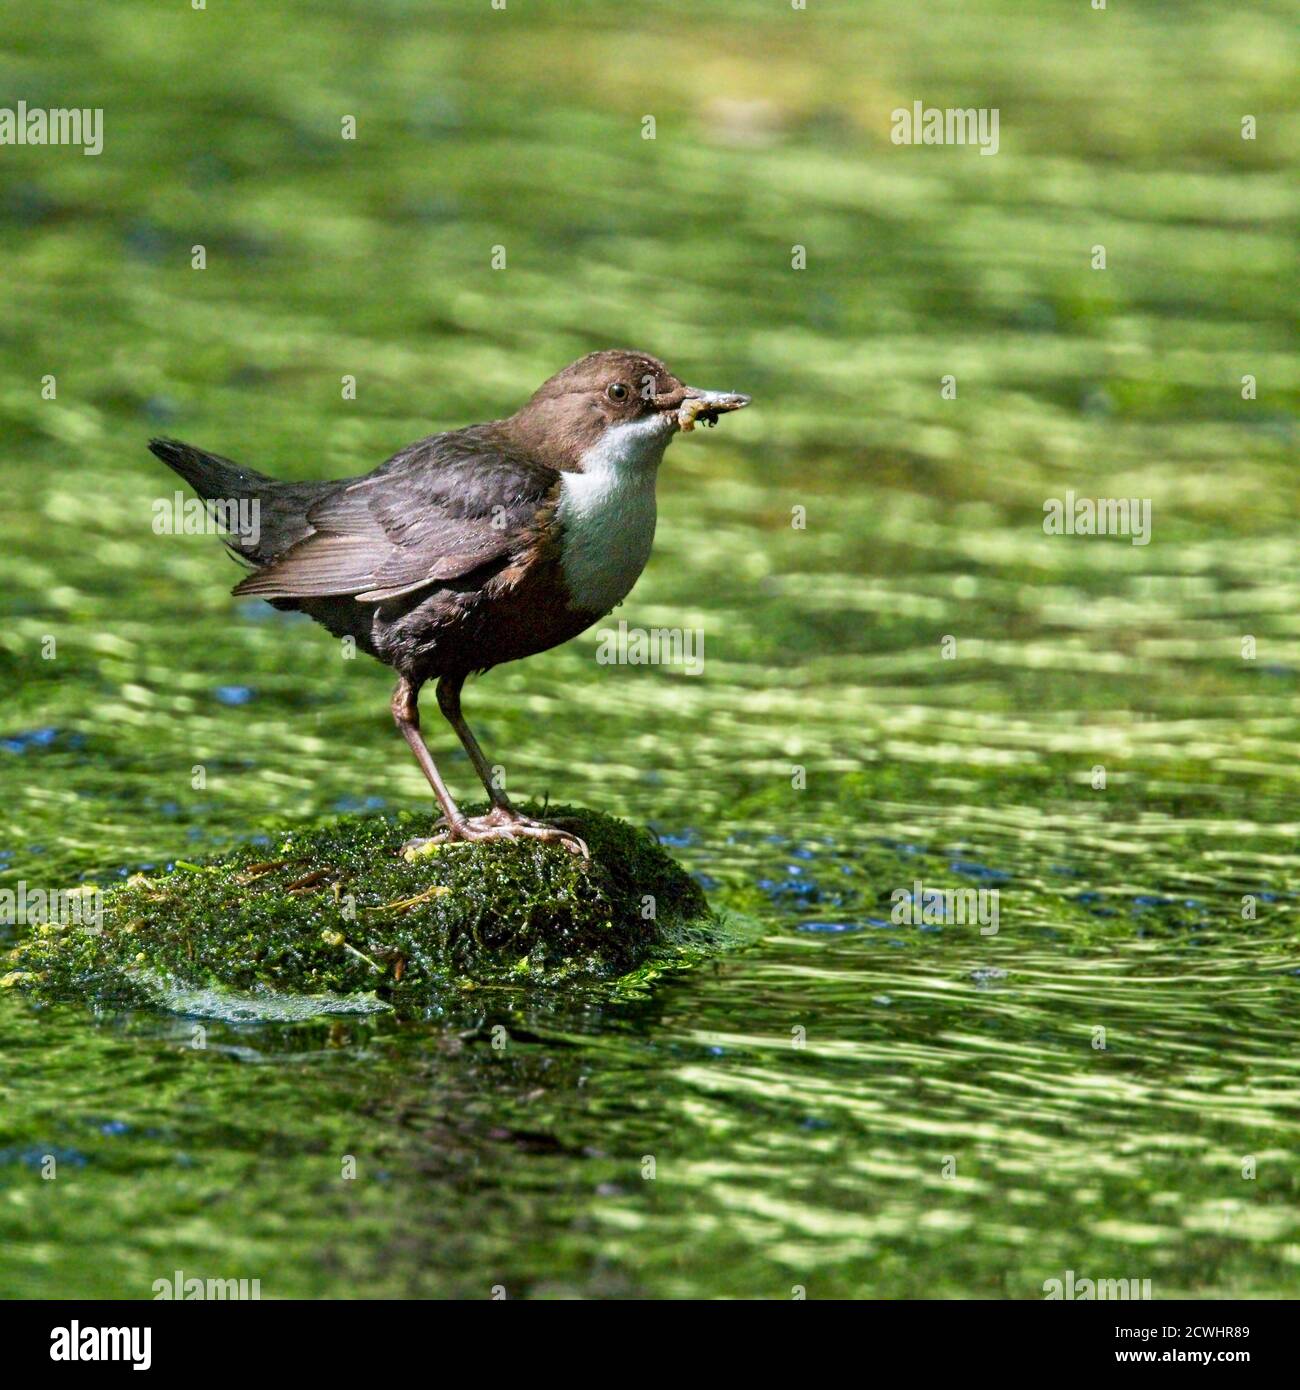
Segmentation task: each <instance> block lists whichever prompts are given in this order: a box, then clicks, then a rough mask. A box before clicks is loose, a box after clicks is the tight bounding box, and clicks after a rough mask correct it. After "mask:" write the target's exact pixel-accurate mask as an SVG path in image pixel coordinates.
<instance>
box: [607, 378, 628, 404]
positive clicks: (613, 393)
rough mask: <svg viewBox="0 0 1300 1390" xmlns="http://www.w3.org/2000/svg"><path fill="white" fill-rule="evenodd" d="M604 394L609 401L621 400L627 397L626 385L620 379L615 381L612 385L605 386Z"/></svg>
mask: <svg viewBox="0 0 1300 1390" xmlns="http://www.w3.org/2000/svg"><path fill="white" fill-rule="evenodd" d="M605 394H606V395H607V396H608V397H609V398H610V400H611V401H622V400H626V399H627V387H626V386H624V385H623V383H622V382H621V381H616V382H614V383H613V384H612V385H610V386H607V387H605Z"/></svg>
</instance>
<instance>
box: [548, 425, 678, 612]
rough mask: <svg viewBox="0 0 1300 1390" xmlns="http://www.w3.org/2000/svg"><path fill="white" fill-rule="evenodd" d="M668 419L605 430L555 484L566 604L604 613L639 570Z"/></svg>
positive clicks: (650, 533) (650, 538)
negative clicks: (578, 463)
mask: <svg viewBox="0 0 1300 1390" xmlns="http://www.w3.org/2000/svg"><path fill="white" fill-rule="evenodd" d="M672 437H673V429H672V417H671V416H668V417H664V416H661V415H650V416H647V417H646V418H645V419H642V420H633V421H630V422H628V423H627V424H623V425H612V426H611V427H610V428H609V429H607V430H606V431H605V433H604V435H603V436H602V437H601V441H600V443H599V444H597V445H595V446H594V447H592V448H590V449H588V450H587V452H586V453H585V454H584V455H583V456H582V469H583V471H582V472H581V473H566V474H565V475H564V478H563V481H562V483H561V485H560V505H559V510H558V512H557V517H556V519H557V520H558V522H559V523H560V527H561V535H560V546H561V549H560V563H561V566H562V567H563V570H564V581H565V583H566V584H567V585H568V589H569V606H570V607H571V608H581V609H588V610H590V611H592V612H595V613H601V614H604V613H608V612H609V610H610V609H611V608H613V607H614V605H615V604H616V603H619V602H621V601H622V600H623V599H624V598H625V597H626V596H627V594H628V592H629V591H630V590H631V588H632V585H633V584H635V583H636V581H637V579H638V578H639V577H640V574H641V571H642V570H643V569H645V565H646V561H647V560H648V559H649V558H650V547H651V546H652V545H653V544H654V538H655V478H656V476H657V474H658V472H659V463H660V460H662V458H663V456H664V450H665V449H666V448H667V447H668V441H669V440H670V439H672Z"/></svg>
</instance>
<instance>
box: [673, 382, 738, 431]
mask: <svg viewBox="0 0 1300 1390" xmlns="http://www.w3.org/2000/svg"><path fill="white" fill-rule="evenodd" d="M749 401H750V398H749V397H748V396H742V395H741V394H740V392H739V391H701V390H699V389H698V388H697V387H694V386H688V387H687V388H686V391H685V394H684V395H683V397H682V403H681V404H680V405H679V406H678V407H677V425H678V428H679V429H682V430H693V429H694V428H695V422H696V420H703V421H704V423H705V424H706V425H716V424H717V423H718V416H719V415H725V414H726V413H727V411H729V410H744V408H745V407H746V406H747V405H748V404H749Z"/></svg>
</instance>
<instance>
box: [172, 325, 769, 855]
mask: <svg viewBox="0 0 1300 1390" xmlns="http://www.w3.org/2000/svg"><path fill="white" fill-rule="evenodd" d="M750 401H751V398H750V397H749V396H747V395H743V394H741V393H739V392H733V391H706V390H700V389H698V388H696V387H693V386H687V385H685V384H684V383H683V382H682V381H680V380H679V379H678V378H677V377H676V376H674V375H673V373H672V372H670V371H669V370H668V368H667V367H666V366H665V365H664V363H663V362H662V361H660V359H659V358H657V357H654V356H652V355H651V354H649V353H646V352H637V351H631V350H627V349H606V350H602V351H599V352H592V353H588V354H587V355H586V356H585V357H582V358H579V360H578V361H576V362H573V363H571V364H570V365H569V366H567V367H565V368H564V369H563V370H562V371H559V372H557V373H556V374H555V375H554V376H552V377H551V378H550V379H549V380H548V381H546V382H544V383H543V384H542V385H541V386H540V387H539V388H538V389H537V390H536V391H535V392H533V394H532V396H531V397H530V398H529V399H528V400H527V401H526V402H525V403H524V405H523V406H521V407H520V408H519V409H518V410H516V411H515V413H514V414H513V415H509V416H506V417H505V418H503V419H499V420H492V421H488V422H487V423H485V424H478V425H469V426H467V427H465V428H462V429H453V430H448V431H446V432H444V433H441V434H434V435H430V436H428V437H427V438H425V439H420V440H417V441H416V442H415V443H413V444H408V445H407V446H406V447H405V448H403V449H400V450H399V451H398V452H397V453H395V454H394V455H393V456H392V457H391V458H389V459H388V460H387V461H386V462H384V463H381V464H380V465H379V466H378V467H377V468H375V469H374V470H373V471H372V472H370V473H367V474H365V475H363V476H360V477H355V478H343V479H338V480H335V481H331V482H280V481H277V480H275V479H273V478H270V477H267V476H265V475H264V474H262V473H258V472H255V471H254V470H253V469H251V468H247V467H244V466H243V465H241V464H238V463H235V462H233V461H231V460H230V459H227V458H222V457H221V456H220V455H218V454H212V453H208V452H207V451H205V450H203V449H198V448H195V447H194V446H192V445H189V444H184V443H182V442H180V441H179V440H175V439H153V440H151V441H150V443H149V448H150V450H151V451H152V452H153V453H154V455H156V457H158V458H159V459H161V460H162V462H163V463H165V464H166V465H167V466H168V467H169V468H171V469H173V470H174V471H175V472H176V473H178V474H179V475H180V476H181V478H183V479H184V480H185V482H187V483H188V484H189V485H190V486H191V487H192V488H193V489H194V490H195V492H197V493H198V494H199V496H200V497H202V498H203V499H204V504H205V506H206V507H208V509H209V511H210V513H211V514H212V515H214V516H215V517H216V518H217V520H218V523H219V527H220V528H221V529H224V530H225V532H226V534H225V535H224V536H223V539H224V541H225V544H226V546H227V547H228V549H229V551H230V552H231V553H232V554H233V555H234V556H235V558H236V559H238V560H240V561H241V562H242V563H243V564H244V565H246V566H247V567H248V568H249V570H250V573H248V574H247V575H246V576H245V577H244V578H243V579H242V580H241V581H240V582H239V583H238V584H237V585H236V586H235V588H234V591H233V592H234V593H235V594H236V595H239V596H242V597H256V598H260V599H265V600H267V601H268V602H269V603H271V604H272V605H273V606H274V607H276V608H280V609H289V610H297V611H300V612H303V613H306V614H308V615H309V616H310V617H312V618H314V619H315V620H316V621H317V622H318V623H320V624H322V625H323V626H324V627H325V628H327V629H328V630H329V631H330V632H331V633H333V634H334V635H335V636H336V637H351V638H352V639H354V641H355V643H356V645H357V647H358V648H359V649H360V650H362V651H365V652H367V653H368V654H369V655H370V656H372V657H375V658H376V659H377V660H378V661H380V662H382V663H383V664H384V665H386V666H388V667H390V668H391V669H392V670H393V671H394V672H395V673H396V675H397V685H396V688H395V689H394V691H393V695H392V699H391V702H390V709H391V711H392V716H393V719H394V721H395V723H396V725H397V728H398V730H399V731H400V732H401V734H402V736H403V738H404V739H405V740H406V742H407V744H409V746H410V748H411V751H412V753H413V754H414V755H415V758H416V761H417V762H418V764H419V766H420V768H421V770H422V772H423V773H424V775H425V777H426V778H427V779H428V782H429V785H430V787H431V788H432V789H433V795H434V798H435V799H436V801H437V804H438V808H439V810H440V812H441V818H440V820H439V821H438V822H437V824H436V826H435V833H434V834H433V835H431V836H429V837H427V838H426V839H425V840H420V841H414V842H412V843H411V845H409V846H406V847H404V848H407V849H410V848H418V847H420V846H422V845H424V844H426V843H429V842H430V841H433V842H437V843H448V842H457V841H462V842H463V841H469V842H476V843H481V842H489V841H497V840H507V841H519V840H530V839H531V840H537V841H542V842H553V843H559V844H561V845H563V846H564V847H565V848H566V849H569V850H571V851H572V852H574V853H575V854H579V855H581V856H583V857H584V858H589V857H590V854H589V851H588V848H587V845H586V844H585V843H584V842H583V840H582V839H581V838H580V837H578V836H577V835H575V834H573V833H571V832H570V831H567V830H564V829H563V828H561V827H560V826H557V825H553V824H549V823H547V822H545V821H541V820H537V819H535V818H533V817H531V816H528V815H525V814H524V813H523V812H521V811H520V810H518V809H517V808H516V807H515V806H514V804H513V803H512V802H511V801H510V799H509V797H508V796H507V795H506V793H505V789H504V788H503V787H500V786H498V785H496V782H497V780H498V779H496V778H494V777H493V775H492V766H491V764H490V763H489V762H488V759H487V757H486V756H485V755H484V753H483V750H482V748H481V747H480V745H479V743H478V740H477V739H476V738H475V737H474V734H473V733H472V732H471V730H470V727H469V725H468V724H467V723H466V721H465V716H464V713H463V711H462V708H461V693H462V690H463V688H464V685H465V682H466V680H467V679H468V678H469V677H470V676H471V675H480V674H482V673H483V672H486V671H488V670H491V669H492V668H493V667H495V666H499V665H501V664H503V663H504V662H508V661H518V660H520V659H522V658H524V657H528V656H533V655H535V654H536V653H538V652H543V651H547V650H549V649H550V648H552V647H556V646H559V645H560V644H561V643H563V642H567V641H569V640H570V639H571V638H573V637H576V636H577V635H578V634H579V633H581V632H583V631H585V630H586V629H587V628H589V627H590V626H591V625H592V624H593V623H595V622H598V621H599V620H600V619H601V618H602V617H604V616H605V615H606V614H608V613H609V612H610V610H611V609H613V608H614V607H615V606H616V605H617V604H619V603H621V602H622V600H623V599H624V598H625V597H626V596H627V594H628V593H629V592H630V591H631V589H632V586H633V585H634V584H635V583H636V581H637V579H638V578H639V577H640V575H641V572H642V570H643V569H644V568H645V565H646V562H647V561H648V560H649V558H650V550H651V545H652V543H653V541H654V534H655V522H656V501H655V484H656V480H657V475H658V471H659V465H660V462H661V461H662V459H663V456H664V451H665V449H666V448H667V447H668V445H669V444H670V443H671V441H672V440H673V438H674V437H675V436H676V435H677V434H678V433H682V432H688V431H690V430H692V429H693V428H694V427H695V425H696V423H697V422H698V421H703V423H705V424H706V425H710V426H711V425H715V424H717V422H718V417H719V416H720V415H722V414H724V413H726V412H729V411H735V410H740V409H743V408H744V407H745V406H747V405H749V404H750ZM236 516H239V517H245V518H247V517H250V516H251V517H253V518H255V522H256V524H254V525H251V526H248V525H244V526H239V525H236V524H233V523H232V521H231V519H232V518H233V517H236ZM430 681H434V682H436V685H435V689H436V694H437V702H438V708H439V710H440V711H441V712H442V714H443V716H444V717H445V719H446V720H447V722H448V723H449V724H450V725H451V728H452V729H453V730H454V731H455V733H456V736H457V738H458V739H459V740H460V743H461V745H462V746H463V747H464V750H465V752H466V754H467V755H468V757H469V760H470V763H471V764H472V766H473V768H474V771H475V773H476V774H477V775H478V778H479V780H480V781H481V782H482V783H483V787H484V790H485V791H486V792H487V795H488V801H489V810H488V811H487V812H486V813H485V814H484V815H482V816H468V815H466V814H465V813H464V812H463V811H462V810H461V809H460V807H459V806H458V805H457V803H456V801H455V800H454V799H453V798H452V795H451V792H450V791H449V789H448V787H447V784H446V782H445V781H444V779H443V777H442V774H441V773H440V771H439V770H438V767H437V764H436V763H435V761H434V758H433V755H432V753H431V752H430V751H429V747H428V745H427V744H426V742H425V740H424V737H423V734H422V731H421V725H420V707H419V696H420V691H421V689H422V688H423V687H424V686H425V685H426V684H427V683H429V682H430Z"/></svg>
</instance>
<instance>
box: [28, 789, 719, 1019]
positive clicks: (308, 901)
mask: <svg viewBox="0 0 1300 1390" xmlns="http://www.w3.org/2000/svg"><path fill="white" fill-rule="evenodd" d="M550 818H551V819H553V820H557V821H559V822H561V823H562V824H563V825H564V826H565V828H566V829H573V830H575V831H576V833H578V834H579V835H581V836H582V838H583V839H585V840H586V842H587V844H588V846H589V847H590V850H591V859H590V861H587V860H583V859H582V858H580V857H579V856H577V855H575V854H573V853H571V852H570V851H569V850H567V849H565V848H564V847H562V846H560V845H556V844H543V843H540V842H538V841H536V840H520V841H512V842H509V843H502V842H496V843H487V844H466V843H454V844H438V845H429V846H427V847H425V848H424V849H421V850H419V851H416V852H413V853H408V854H407V855H403V854H402V853H401V850H402V846H403V845H404V844H405V843H406V842H407V841H409V840H411V839H412V838H415V837H418V836H420V835H428V834H431V833H432V829H433V827H432V817H431V816H429V817H414V816H407V815H404V816H402V817H399V818H398V819H397V820H389V819H381V818H368V819H366V818H358V817H348V818H344V819H341V820H338V821H336V822H334V823H332V824H329V825H326V826H322V827H318V828H312V829H306V830H291V831H286V832H283V833H282V834H280V835H279V836H277V837H276V838H275V840H274V842H273V846H272V847H271V848H268V847H267V846H266V845H265V844H263V845H260V846H251V845H245V846H242V847H240V848H238V849H236V850H235V851H234V852H232V853H231V854H229V855H227V856H224V857H222V858H220V859H218V860H214V861H212V862H210V863H207V864H203V865H194V864H178V865H177V866H176V867H175V868H174V869H173V870H172V871H171V872H169V873H165V874H159V875H153V876H149V877H145V876H144V875H136V876H135V877H133V878H131V879H129V880H128V881H127V882H126V883H124V884H122V885H120V886H117V887H114V888H111V889H109V890H108V891H107V892H106V893H105V895H104V900H103V925H102V927H100V928H97V929H86V928H82V927H66V928H58V927H44V928H41V929H40V930H39V931H37V932H36V933H34V934H33V935H32V936H31V937H30V938H29V939H28V940H26V941H25V942H23V943H21V944H20V945H19V946H18V947H16V948H15V950H14V951H13V952H12V953H11V964H10V968H9V973H8V974H7V975H5V977H4V982H5V983H6V984H9V985H11V986H16V987H19V988H24V989H28V990H31V991H33V992H35V993H37V994H39V995H41V996H42V997H45V998H52V999H53V998H81V999H87V998H89V999H93V1000H96V1001H101V1002H118V1003H123V1004H132V1003H146V1002H153V1001H154V1000H155V999H156V997H157V994H158V990H157V983H158V982H159V981H163V982H165V983H166V985H167V986H168V987H169V988H171V989H182V990H183V989H189V990H193V989H204V988H208V987H213V986H216V987H223V988H226V989H231V990H245V991H247V990H257V991H267V990H271V991H276V992H285V993H294V994H300V995H301V994H306V995H315V996H326V997H330V998H337V997H338V996H347V995H370V996H375V997H377V998H379V999H381V1000H384V1001H386V1002H389V1003H391V1004H393V1005H394V1006H395V1007H402V1006H404V1005H410V1006H414V1007H419V1006H420V1005H421V1004H422V1003H425V1002H428V1001H429V1000H430V999H432V998H435V997H436V996H437V994H438V991H440V990H445V989H447V988H448V987H449V986H454V985H456V984H460V985H461V986H462V987H471V986H481V985H491V984H499V983H509V984H512V985H520V984H525V983H528V982H533V983H538V984H543V985H555V984H559V983H561V982H563V981H566V980H615V979H618V978H619V977H621V976H624V975H626V974H628V973H629V972H632V971H634V970H636V969H638V968H640V967H643V966H644V965H645V964H646V963H647V962H649V961H651V960H652V958H653V957H654V956H655V954H656V953H657V952H664V953H666V954H668V955H671V954H672V952H673V950H674V949H675V943H680V942H682V941H684V940H686V939H688V938H690V937H691V936H692V935H694V936H695V937H696V938H697V939H698V938H699V937H700V936H701V934H704V935H707V932H708V931H709V930H710V929H711V927H712V926H714V925H716V924H717V919H716V918H715V917H714V916H713V914H712V912H711V911H710V909H709V907H708V904H707V902H706V901H705V898H704V894H703V892H702V890H701V889H700V887H699V885H698V884H697V883H696V882H695V881H694V879H692V878H691V877H690V876H689V875H688V874H687V873H686V872H685V871H684V870H683V869H682V868H681V867H680V866H679V865H678V864H677V863H676V862H675V861H674V860H673V859H672V858H670V857H669V855H668V854H667V853H666V852H665V851H664V850H663V849H662V848H661V847H660V845H659V843H658V842H657V840H655V838H654V837H653V836H652V835H651V834H650V833H649V832H648V831H645V830H639V829H637V828H635V827H633V826H630V825H628V824H626V823H625V822H623V821H619V820H615V819H613V818H612V817H610V816H606V815H602V814H600V813H599V812H595V811H586V810H578V809H572V808H557V809H554V810H553V811H552V812H551V813H550Z"/></svg>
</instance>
